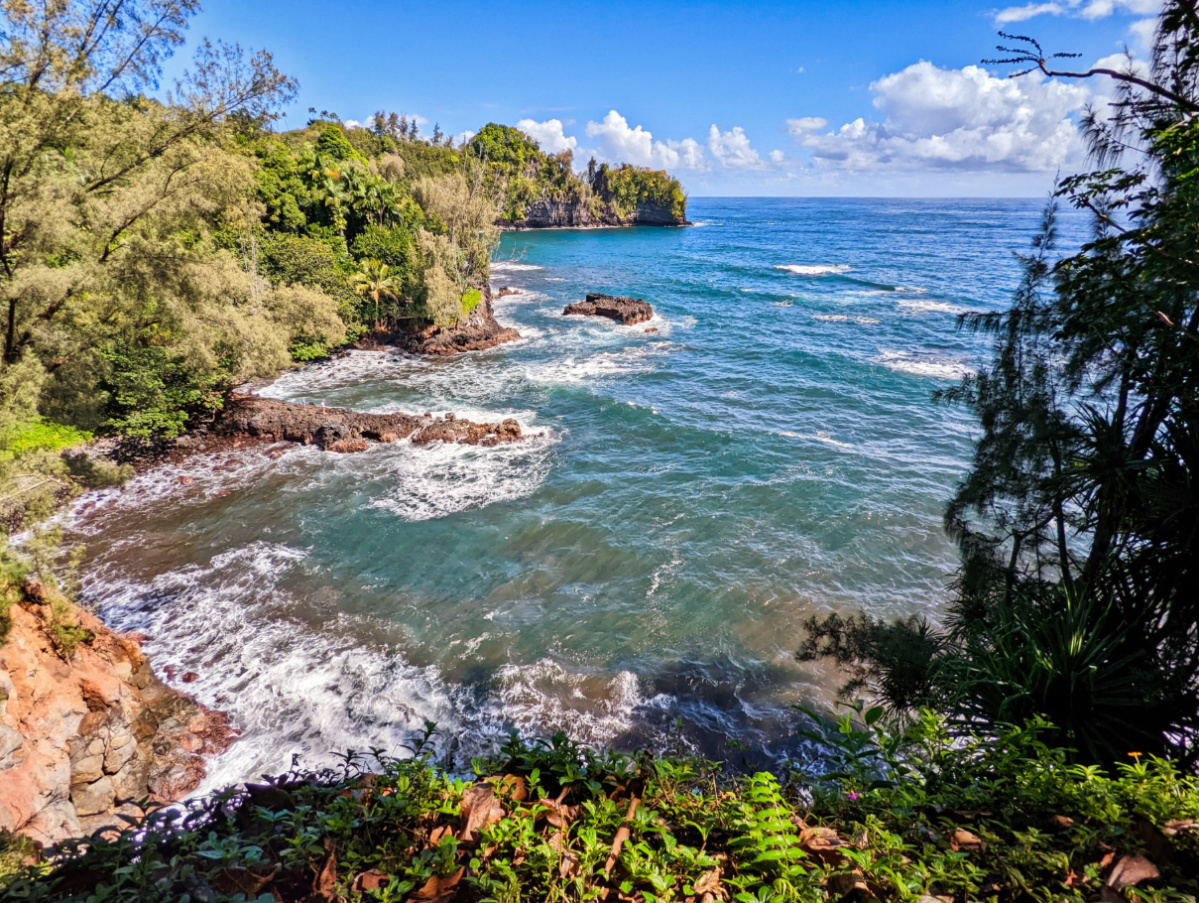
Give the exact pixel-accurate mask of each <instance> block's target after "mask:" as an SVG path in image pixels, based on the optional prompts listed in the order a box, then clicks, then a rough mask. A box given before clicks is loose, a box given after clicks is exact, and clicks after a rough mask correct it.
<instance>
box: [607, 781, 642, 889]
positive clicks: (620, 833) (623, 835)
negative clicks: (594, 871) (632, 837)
mask: <svg viewBox="0 0 1199 903" xmlns="http://www.w3.org/2000/svg"><path fill="white" fill-rule="evenodd" d="M640 802H641V800H639V799H637V797H633V799H632V801H631V802H630V803H629V810H628V812H626V813H625V816H624V824H622V825H621V826H620V828H619V829H618V830H617V832H616V836H615V837H614V838H612V849H611V850H610V851H609V853H608V860H607V862H605V863H604V876H605V877H607V876H608V875H611V874H612V869H614V868H616V860H618V859H619V858H620V850H621V847H623V846H624V842H625V841H626V840H628V839H629V825H630V824H632V822H633V816H635V815H636V814H637V804H638V803H640Z"/></svg>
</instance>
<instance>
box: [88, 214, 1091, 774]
mask: <svg viewBox="0 0 1199 903" xmlns="http://www.w3.org/2000/svg"><path fill="white" fill-rule="evenodd" d="M1040 206H1041V205H1040V204H1039V202H1029V201H1019V202H1015V201H1013V202H996V201H948V202H946V201H935V202H934V201H893V200H887V201H862V200H853V201H848V200H762V199H754V200H704V199H697V200H693V201H692V202H691V210H690V215H691V216H692V218H693V219H694V220H695V221H696V223H697V225H696V227H694V228H689V229H623V230H597V231H574V230H566V231H551V232H538V233H521V234H512V233H509V234H507V235H505V237H504V240H503V244H502V247H501V250H500V253H499V255H498V259H499V261H500V262H499V263H498V264H497V265H496V267H495V275H494V277H493V284H495V285H497V286H499V285H511V286H514V287H516V288H519V289H520V293H519V294H517V295H513V296H509V297H505V298H502V299H500V300H499V301H498V302H497V305H496V311H497V315H498V317H499V319H500V320H501V321H502V322H504V323H505V324H510V325H513V326H516V327H517V328H518V329H519V330H520V331H521V333H522V336H523V338H522V339H521V340H520V341H519V342H517V343H513V344H510V345H506V346H501V347H499V348H496V349H492V350H489V351H485V352H478V353H472V354H468V355H463V356H461V357H458V358H455V359H453V360H425V359H418V358H414V357H410V356H406V355H401V354H389V353H375V352H356V353H352V354H350V355H348V356H346V357H343V358H340V359H338V360H336V361H333V362H330V363H327V364H322V365H317V366H313V367H308V368H306V369H304V370H301V371H297V372H293V373H289V374H287V375H285V376H284V377H283V378H281V379H280V380H278V381H277V382H276V383H274V384H273V385H271V386H270V387H269V388H268V389H266V390H264V394H268V395H271V396H274V397H279V398H286V399H301V398H304V399H308V400H310V401H324V402H325V403H327V404H328V405H330V406H344V407H350V408H354V409H356V410H362V411H397V410H400V411H412V412H423V411H433V412H441V411H450V410H452V411H455V412H456V413H457V414H459V415H460V416H466V417H469V418H471V419H482V420H499V419H502V418H505V417H516V418H517V419H518V420H519V421H520V422H521V424H522V426H523V427H524V428H525V430H526V431H529V432H532V433H534V434H536V436H535V438H532V439H530V440H528V441H526V442H522V443H519V444H516V445H509V446H502V447H498V448H490V449H479V448H470V447H458V446H425V447H414V446H412V445H411V444H409V443H407V442H401V443H396V444H393V445H380V446H374V447H372V448H371V450H370V451H368V452H365V453H362V454H357V455H347V456H338V455H332V454H324V453H321V452H318V451H315V450H313V449H310V448H299V447H287V448H286V450H285V451H284V453H283V455H282V457H281V458H279V459H278V460H271V459H269V458H268V457H267V456H266V455H265V454H263V453H262V452H261V451H260V450H251V451H245V452H238V453H229V454H221V455H214V456H204V457H196V458H193V459H191V460H189V461H187V462H186V463H184V464H181V465H177V466H171V467H166V468H162V469H159V470H156V471H154V472H153V473H150V474H147V475H144V476H141V477H139V478H137V479H136V480H134V481H133V482H132V483H131V484H130V485H129V486H127V487H125V489H124V490H122V491H119V492H107V493H92V494H89V495H88V496H86V497H85V498H84V499H83V500H81V502H80V503H79V505H78V506H77V508H76V510H75V511H74V512H73V515H72V523H73V527H74V529H75V530H76V531H77V533H78V534H79V536H81V537H82V538H84V539H85V540H86V545H87V551H88V558H87V562H86V565H85V574H86V584H85V585H86V590H85V592H86V595H87V597H88V599H89V600H90V601H91V602H92V603H93V604H94V605H95V606H96V607H97V608H98V609H99V610H100V612H101V614H102V615H103V617H104V618H105V619H106V620H107V621H108V622H109V623H110V624H112V625H113V626H115V627H118V628H120V629H126V630H139V631H143V632H145V633H147V634H149V636H150V638H151V639H150V641H149V643H148V644H147V649H148V651H149V652H150V653H151V654H152V656H153V660H154V662H155V664H156V666H157V667H158V668H159V669H160V670H162V669H163V668H164V666H166V665H173V666H174V667H175V669H176V673H177V674H182V673H183V672H185V671H188V670H193V671H196V672H197V673H198V674H199V680H198V681H197V682H196V683H194V684H190V685H188V690H189V691H190V692H195V693H196V694H197V695H198V696H199V698H200V699H201V700H202V701H204V702H206V703H209V704H211V705H215V706H217V707H219V708H222V709H224V710H226V711H228V712H229V713H230V714H231V715H232V717H233V720H234V722H235V724H236V725H237V727H239V728H240V729H241V731H242V739H241V741H239V742H238V743H237V744H235V745H234V747H233V748H232V749H231V750H230V751H229V752H228V753H226V754H224V755H223V756H222V757H220V758H219V759H218V760H217V761H216V762H215V763H214V767H213V768H212V769H211V774H210V778H209V782H208V786H214V785H219V784H223V783H227V782H229V781H232V780H237V779H241V778H245V777H250V776H253V775H257V774H259V773H261V772H263V771H267V770H273V769H279V768H283V767H286V765H287V764H288V763H289V761H290V757H291V755H292V754H293V753H295V752H301V753H304V754H305V758H306V760H307V761H309V762H316V761H321V760H323V759H326V758H328V756H330V755H331V754H332V753H334V752H336V751H339V750H343V749H345V748H347V747H355V748H358V749H363V748H366V747H368V746H383V747H391V748H396V747H397V746H398V745H399V744H400V743H401V742H402V741H403V740H405V739H406V738H407V737H408V736H409V734H410V733H411V732H412V731H414V730H416V729H418V728H420V727H421V726H422V725H423V724H424V722H425V720H426V719H429V720H433V721H436V722H437V723H438V724H439V726H441V727H442V729H443V730H445V731H446V733H447V735H448V734H457V735H459V736H460V737H461V738H462V741H463V745H464V747H465V748H466V749H467V750H468V751H473V750H477V749H480V748H484V747H486V746H487V745H488V744H489V743H491V742H492V741H494V739H495V738H496V737H499V736H502V734H503V733H504V732H505V731H506V730H507V729H509V728H512V727H516V728H520V729H522V730H526V731H530V732H536V733H546V732H549V731H552V730H557V729H563V730H566V731H567V732H568V733H570V734H572V735H573V736H575V737H577V738H579V739H582V740H585V741H588V742H591V743H596V744H611V745H616V746H632V745H637V744H641V743H648V744H651V745H654V744H661V743H665V742H667V739H668V738H669V739H670V742H685V743H689V744H691V745H692V746H694V747H695V748H697V749H701V750H703V751H704V752H707V753H709V754H712V755H717V756H720V755H725V754H727V753H728V751H729V750H728V747H727V745H726V743H725V741H726V738H727V737H729V736H735V737H736V738H737V739H738V740H739V741H741V742H746V743H749V744H751V745H758V746H764V747H769V748H771V749H774V750H778V749H781V748H783V746H784V745H785V738H786V737H787V734H788V731H789V729H790V727H791V725H792V724H793V718H792V716H791V712H792V710H791V709H790V706H791V705H792V704H793V703H809V704H810V703H812V702H819V701H827V700H828V699H830V698H831V693H832V691H833V690H834V689H835V688H836V686H837V676H836V675H835V674H833V673H831V672H830V671H828V670H827V669H826V668H823V667H814V666H802V667H801V666H799V665H798V664H796V663H795V662H794V658H793V654H794V650H795V648H796V647H797V645H798V643H799V640H800V637H801V632H802V631H801V622H802V620H803V619H804V618H805V617H807V616H808V615H810V614H813V613H821V612H827V611H831V610H841V611H846V612H849V611H856V610H859V609H864V610H866V611H869V612H872V613H875V614H885V615H897V614H905V615H906V614H910V613H924V614H928V615H929V616H930V617H934V618H935V617H936V613H937V610H938V607H939V605H940V604H941V603H943V601H944V599H945V597H946V585H947V581H948V579H949V576H950V574H951V572H952V570H953V568H954V564H955V555H954V550H953V548H952V546H951V545H950V543H949V542H948V541H947V540H946V538H945V537H944V535H943V533H942V531H941V526H940V519H941V512H942V510H943V507H944V503H945V500H946V498H947V497H948V495H949V493H950V492H951V491H952V488H953V486H954V484H955V482H956V481H957V480H958V479H959V478H960V476H961V475H962V473H963V472H964V469H965V464H966V462H967V459H968V455H969V450H970V442H971V437H972V435H973V427H972V425H971V423H970V421H969V420H968V418H967V417H966V416H965V415H964V413H963V412H961V411H957V410H953V409H947V408H944V407H941V406H934V405H933V404H932V402H931V400H930V393H931V392H932V391H933V390H934V389H936V388H938V387H944V386H948V385H951V384H952V382H953V381H954V380H957V379H959V378H960V377H961V376H962V375H963V374H965V373H968V372H970V370H971V368H972V367H974V366H976V365H977V362H978V360H979V356H980V354H982V353H983V352H985V349H986V345H985V343H984V342H983V340H980V339H979V338H976V337H971V336H966V335H961V334H959V333H957V332H956V330H955V317H956V316H957V314H959V313H961V312H963V311H971V310H988V309H995V308H997V307H1001V306H1003V305H1004V304H1005V302H1006V301H1007V299H1008V298H1009V297H1010V295H1011V292H1012V290H1013V289H1014V287H1015V285H1016V280H1017V279H1018V278H1019V269H1018V266H1017V264H1016V262H1015V260H1014V259H1013V257H1012V254H1013V252H1017V251H1023V250H1024V249H1025V248H1026V247H1027V246H1028V243H1029V240H1030V238H1031V236H1032V235H1033V233H1034V232H1035V230H1036V226H1037V223H1038V221H1039V217H1040ZM1081 229H1082V223H1081V222H1080V221H1077V220H1067V221H1066V222H1065V223H1064V224H1063V231H1064V233H1065V235H1066V238H1067V239H1068V240H1069V241H1072V242H1077V241H1078V239H1079V238H1080V236H1081ZM587 291H605V292H609V293H612V294H632V295H636V296H639V297H644V298H645V299H646V300H648V301H650V302H651V303H652V304H653V305H654V309H655V311H656V312H657V316H656V317H655V318H654V320H653V321H651V322H650V323H646V324H642V325H640V326H635V327H620V326H617V325H615V324H612V323H609V322H607V321H600V320H594V319H582V318H564V317H562V316H561V310H562V307H563V306H564V305H565V304H567V303H569V302H570V301H573V300H579V299H581V297H582V295H583V294H584V293H585V292H587ZM647 328H656V329H657V330H658V331H657V332H656V333H651V332H646V331H645V330H646V329H647ZM181 476H190V477H192V478H194V482H192V483H189V484H186V485H185V484H183V483H181V481H180V479H179V478H180V477H181ZM680 719H681V721H680Z"/></svg>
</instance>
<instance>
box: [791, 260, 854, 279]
mask: <svg viewBox="0 0 1199 903" xmlns="http://www.w3.org/2000/svg"><path fill="white" fill-rule="evenodd" d="M775 269H776V270H784V271H786V272H788V273H794V274H795V275H796V276H835V275H837V274H838V273H848V272H849V270H850V266H849V264H847V263H838V264H828V265H825V264H800V263H788V264H781V265H780V266H776V267H775Z"/></svg>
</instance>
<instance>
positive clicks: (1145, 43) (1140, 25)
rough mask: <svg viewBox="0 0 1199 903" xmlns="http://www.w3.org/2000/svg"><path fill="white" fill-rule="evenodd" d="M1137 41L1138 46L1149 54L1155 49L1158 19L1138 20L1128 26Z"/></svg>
mask: <svg viewBox="0 0 1199 903" xmlns="http://www.w3.org/2000/svg"><path fill="white" fill-rule="evenodd" d="M1128 30H1129V31H1130V32H1132V36H1133V38H1135V39H1136V43H1137V46H1138V47H1139V48H1140V49H1141V50H1142V51H1146V52H1148V51H1149V50H1150V49H1152V47H1153V39H1154V38H1155V37H1156V36H1157V19H1137V21H1135V22H1133V23H1132V24H1131V25H1129V26H1128Z"/></svg>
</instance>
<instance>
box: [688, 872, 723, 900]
mask: <svg viewBox="0 0 1199 903" xmlns="http://www.w3.org/2000/svg"><path fill="white" fill-rule="evenodd" d="M691 887H692V890H694V891H695V892H696V893H697V894H711V895H712V896H714V897H717V898H719V899H721V900H724V899H727V897H726V894H725V890H724V885H723V884H721V883H720V868H719V866H718V867H716V868H714V869H712V871H710V872H704V873H703V874H702V875H700V876H699V880H698V881H696V882H695V884H693V885H692V886H691Z"/></svg>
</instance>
